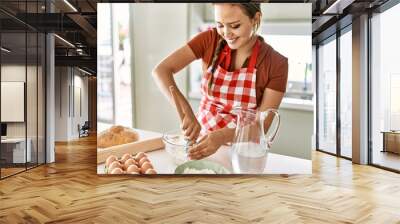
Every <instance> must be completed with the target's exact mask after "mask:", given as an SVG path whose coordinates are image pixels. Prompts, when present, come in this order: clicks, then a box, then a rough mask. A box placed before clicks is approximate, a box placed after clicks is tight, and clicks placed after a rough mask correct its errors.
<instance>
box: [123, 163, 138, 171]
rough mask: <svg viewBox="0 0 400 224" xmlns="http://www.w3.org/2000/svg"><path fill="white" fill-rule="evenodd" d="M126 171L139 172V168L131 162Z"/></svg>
mask: <svg viewBox="0 0 400 224" xmlns="http://www.w3.org/2000/svg"><path fill="white" fill-rule="evenodd" d="M126 172H127V173H131V172H137V173H139V172H140V170H139V168H138V167H137V166H136V165H134V164H132V165H130V166H129V167H128V168H127V169H126Z"/></svg>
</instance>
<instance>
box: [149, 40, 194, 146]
mask: <svg viewBox="0 0 400 224" xmlns="http://www.w3.org/2000/svg"><path fill="white" fill-rule="evenodd" d="M194 60H196V56H195V55H194V53H193V51H192V49H191V48H190V47H189V46H188V45H185V46H183V47H181V48H179V49H178V50H176V51H175V52H173V53H172V54H170V55H168V56H167V57H166V58H165V59H163V60H162V61H161V62H160V63H159V64H158V65H157V66H156V67H155V68H154V69H153V72H152V74H153V77H154V79H155V81H156V83H157V85H158V87H159V88H160V89H161V91H162V93H163V94H164V95H165V96H166V97H167V98H168V100H169V102H170V103H171V104H172V105H175V104H174V101H173V97H172V95H171V93H170V91H169V87H170V86H174V87H175V90H176V94H177V96H178V104H179V105H180V106H181V108H182V110H183V112H184V118H183V121H182V126H181V128H182V130H183V131H184V135H185V136H186V137H188V138H189V139H190V140H192V141H195V140H196V139H197V136H198V135H199V133H200V130H201V126H200V124H199V123H198V121H197V118H196V116H195V115H194V113H193V111H192V108H191V106H190V104H189V102H188V101H187V100H186V98H185V97H184V96H183V94H182V92H181V91H180V90H179V89H178V87H177V86H176V83H175V80H174V77H173V75H174V74H176V73H178V72H179V71H180V70H182V69H183V68H184V67H186V66H187V65H188V64H190V63H191V62H192V61H194Z"/></svg>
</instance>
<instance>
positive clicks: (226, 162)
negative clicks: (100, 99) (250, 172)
mask: <svg viewBox="0 0 400 224" xmlns="http://www.w3.org/2000/svg"><path fill="white" fill-rule="evenodd" d="M146 154H147V155H148V158H149V159H150V161H151V163H152V164H153V166H154V169H155V170H156V171H157V173H158V174H174V171H175V168H176V167H177V165H176V164H175V163H174V161H173V158H172V157H171V156H170V155H169V154H168V153H167V152H166V151H165V150H164V149H159V150H155V151H151V152H147V153H146ZM204 160H209V161H213V162H216V163H219V164H221V165H223V166H224V167H225V168H227V169H228V170H229V171H231V172H232V165H231V159H230V146H222V147H221V148H220V149H219V150H218V151H217V152H216V153H214V154H213V155H211V156H209V157H207V158H205V159H204ZM97 173H98V174H105V173H104V163H102V164H99V165H98V166H97ZM311 173H312V161H311V160H306V159H301V158H296V157H291V156H284V155H279V154H275V153H269V154H268V158H267V163H266V167H265V170H264V174H311Z"/></svg>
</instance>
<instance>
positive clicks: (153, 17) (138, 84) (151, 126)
mask: <svg viewBox="0 0 400 224" xmlns="http://www.w3.org/2000/svg"><path fill="white" fill-rule="evenodd" d="M132 6H133V7H132V8H133V10H132V13H131V15H133V26H132V27H131V30H132V31H133V32H132V33H133V38H132V45H131V46H132V51H133V54H132V71H133V77H134V78H133V83H134V87H133V88H134V95H135V96H134V99H135V100H134V101H135V103H134V107H133V109H134V110H135V113H134V114H135V118H134V120H135V121H136V124H135V127H136V128H140V129H146V130H151V131H158V132H165V131H168V130H178V129H179V124H180V122H179V118H178V114H177V112H176V110H175V108H174V107H172V105H170V104H169V102H168V101H167V99H166V98H165V97H164V96H163V95H162V93H161V91H160V90H159V88H158V87H157V86H156V84H155V82H154V80H153V78H152V75H151V71H152V69H153V68H154V67H155V66H156V65H157V64H158V63H159V62H160V61H161V60H162V59H163V58H164V57H166V56H167V55H168V54H170V53H172V52H173V51H174V50H176V49H177V48H179V47H181V46H183V45H184V44H186V42H187V35H188V30H187V11H188V10H187V4H151V3H150V4H132ZM171 28H173V29H171ZM175 77H176V78H175V80H176V82H177V84H178V87H179V88H180V90H181V91H182V92H183V93H184V94H185V93H186V79H187V71H186V69H185V70H183V71H181V72H179V73H178V74H175Z"/></svg>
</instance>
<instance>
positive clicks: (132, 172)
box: [129, 172, 140, 174]
mask: <svg viewBox="0 0 400 224" xmlns="http://www.w3.org/2000/svg"><path fill="white" fill-rule="evenodd" d="M129 174H140V173H138V172H130V173H129Z"/></svg>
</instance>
